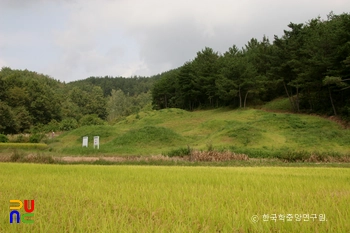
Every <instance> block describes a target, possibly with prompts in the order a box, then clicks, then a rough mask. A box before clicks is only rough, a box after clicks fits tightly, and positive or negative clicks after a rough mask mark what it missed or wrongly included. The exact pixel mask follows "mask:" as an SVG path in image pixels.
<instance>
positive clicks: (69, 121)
mask: <svg viewBox="0 0 350 233" xmlns="http://www.w3.org/2000/svg"><path fill="white" fill-rule="evenodd" d="M59 128H60V130H62V131H69V130H72V129H76V128H78V122H77V120H76V119H74V118H71V117H70V118H65V119H63V120H62V121H61V123H60V127H59Z"/></svg>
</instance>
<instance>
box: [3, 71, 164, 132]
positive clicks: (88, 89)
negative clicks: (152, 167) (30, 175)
mask: <svg viewBox="0 0 350 233" xmlns="http://www.w3.org/2000/svg"><path fill="white" fill-rule="evenodd" d="M156 78H157V77H156V76H155V77H152V78H145V77H134V78H130V79H128V78H122V77H116V78H113V77H90V78H88V79H85V80H80V81H76V82H72V83H68V84H66V83H62V82H60V81H58V80H55V79H53V78H51V77H49V76H47V75H43V74H38V73H36V72H32V71H28V70H12V69H11V68H9V67H3V68H2V69H1V71H0V134H1V133H3V134H16V133H22V132H34V133H35V132H42V131H47V132H50V131H58V130H70V129H74V128H76V127H78V126H80V125H88V124H104V123H106V121H107V120H108V121H110V122H114V121H116V120H117V119H120V118H122V117H124V116H127V115H129V114H132V113H136V112H138V111H140V110H141V109H143V108H146V107H147V106H148V107H149V108H151V94H150V88H151V87H152V83H153V82H154V80H155V79H156Z"/></svg>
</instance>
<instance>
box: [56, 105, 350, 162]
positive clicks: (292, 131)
mask: <svg viewBox="0 0 350 233" xmlns="http://www.w3.org/2000/svg"><path fill="white" fill-rule="evenodd" d="M83 136H89V148H82V146H81V145H82V137H83ZM93 136H100V149H99V150H97V149H93V148H92V139H93ZM54 141H55V142H53V143H51V144H50V147H51V150H53V151H54V152H57V153H58V154H65V155H67V154H70V155H77V156H79V155H97V154H100V155H107V156H109V155H110V156H113V155H154V154H161V153H165V152H168V151H171V150H174V149H177V148H180V147H187V146H190V147H191V148H196V149H204V150H206V149H208V148H212V147H213V148H214V149H218V150H220V149H230V150H232V151H234V152H239V153H246V154H248V155H249V156H250V157H272V156H273V157H274V156H278V155H279V154H282V153H283V154H285V153H294V152H300V153H301V152H317V153H326V154H328V155H344V154H350V148H349V141H350V131H349V130H346V129H343V128H342V127H341V126H339V125H338V124H337V123H335V122H332V121H329V120H327V119H324V118H321V117H317V116H309V115H300V114H290V113H273V112H267V111H264V110H257V109H247V110H230V109H224V108H220V109H214V110H201V111H194V112H187V111H184V110H180V109H163V110H159V111H147V112H142V113H139V114H137V115H131V116H129V117H127V118H125V119H124V120H123V121H120V122H118V123H117V124H115V125H114V126H108V125H99V126H84V127H80V128H78V129H76V130H73V131H70V132H66V133H64V134H62V135H60V136H58V137H57V138H56V139H55V140H54Z"/></svg>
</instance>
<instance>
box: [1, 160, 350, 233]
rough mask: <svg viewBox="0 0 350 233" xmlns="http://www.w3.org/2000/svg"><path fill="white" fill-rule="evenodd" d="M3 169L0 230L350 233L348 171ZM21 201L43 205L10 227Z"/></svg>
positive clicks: (18, 166)
mask: <svg viewBox="0 0 350 233" xmlns="http://www.w3.org/2000/svg"><path fill="white" fill-rule="evenodd" d="M102 162H103V161H100V162H97V163H102ZM0 170H1V171H2V172H1V173H0V187H1V200H2V201H3V202H4V203H8V204H7V205H6V206H7V207H6V208H0V216H2V218H1V220H0V232H8V233H12V232H38V233H40V232H305V233H309V232H341V233H342V232H350V222H349V220H348V219H349V218H348V217H349V216H350V210H349V208H348V207H349V205H348V204H349V202H350V191H349V190H350V183H349V179H350V173H349V171H348V169H347V168H331V167H327V168H317V167H313V168H305V167H302V168H300V167H230V168H227V167H179V166H174V167H169V166H167V167H165V166H127V165H126V166H100V165H69V166H63V165H52V164H50V165H46V164H12V163H0ZM9 177H10V178H11V180H9ZM13 199H18V200H21V201H23V200H34V201H35V209H34V211H33V213H34V223H33V224H26V223H23V222H21V223H19V224H17V223H13V224H10V223H9V214H10V209H9V201H10V200H13ZM4 206H5V205H4ZM19 211H20V213H21V214H24V213H25V211H24V210H23V208H22V209H21V210H19ZM299 215H301V216H299ZM287 216H289V217H288V218H287ZM287 219H289V220H290V221H289V220H287ZM298 219H299V220H298Z"/></svg>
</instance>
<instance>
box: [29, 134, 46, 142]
mask: <svg viewBox="0 0 350 233" xmlns="http://www.w3.org/2000/svg"><path fill="white" fill-rule="evenodd" d="M44 136H45V135H44V134H33V135H31V136H30V137H29V142H30V143H39V142H40V141H41V139H43V138H44Z"/></svg>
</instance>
